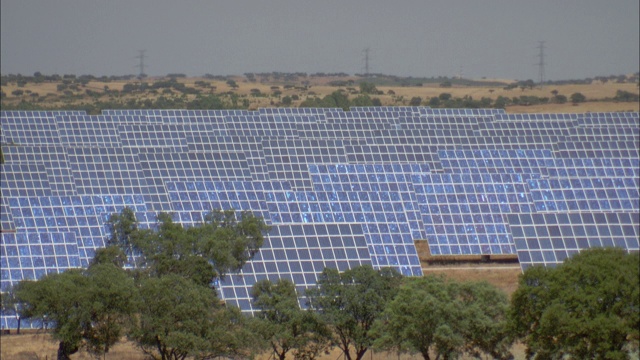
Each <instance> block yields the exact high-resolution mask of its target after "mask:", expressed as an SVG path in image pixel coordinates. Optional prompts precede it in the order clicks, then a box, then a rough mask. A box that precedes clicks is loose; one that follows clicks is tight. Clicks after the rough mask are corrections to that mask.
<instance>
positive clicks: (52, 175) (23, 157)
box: [2, 146, 77, 196]
mask: <svg viewBox="0 0 640 360" xmlns="http://www.w3.org/2000/svg"><path fill="white" fill-rule="evenodd" d="M2 153H3V155H4V160H5V162H6V163H11V164H42V165H43V166H44V169H45V171H46V173H47V178H48V180H49V186H50V188H51V195H53V196H71V195H77V192H76V188H75V182H74V179H73V174H72V173H71V168H70V165H69V159H68V157H67V150H66V149H65V148H64V147H62V146H3V147H2Z"/></svg>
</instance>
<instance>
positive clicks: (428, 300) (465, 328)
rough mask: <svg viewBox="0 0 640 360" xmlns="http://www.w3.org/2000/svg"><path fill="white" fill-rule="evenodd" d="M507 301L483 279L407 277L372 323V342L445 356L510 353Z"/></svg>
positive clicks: (380, 346)
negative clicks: (459, 280) (374, 339)
mask: <svg viewBox="0 0 640 360" xmlns="http://www.w3.org/2000/svg"><path fill="white" fill-rule="evenodd" d="M507 308H508V301H507V297H506V295H505V294H503V293H502V292H500V291H499V290H497V289H496V288H495V287H493V286H491V285H489V284H487V283H484V282H478V283H476V282H464V283H457V282H451V281H445V280H444V278H442V277H436V276H425V277H421V278H406V279H405V281H404V284H403V286H402V287H401V288H400V289H399V291H398V295H397V296H396V297H395V298H394V299H393V300H392V301H391V302H390V303H389V306H387V308H386V309H385V311H384V313H383V314H382V315H381V316H380V317H379V319H378V321H376V324H375V326H374V330H373V332H374V334H375V335H376V338H377V340H376V342H375V347H376V348H378V349H384V350H395V351H398V352H409V353H412V354H413V353H419V354H421V355H422V356H423V358H424V359H430V354H432V353H435V354H437V356H438V357H440V356H442V357H443V358H444V359H450V358H456V357H457V356H458V355H460V354H462V353H467V354H470V355H473V356H476V357H478V356H480V354H483V353H484V354H488V355H490V356H491V357H493V358H495V359H500V358H508V357H509V356H510V353H509V351H508V349H509V347H510V345H511V342H510V341H509V338H508V336H507V321H506V315H507Z"/></svg>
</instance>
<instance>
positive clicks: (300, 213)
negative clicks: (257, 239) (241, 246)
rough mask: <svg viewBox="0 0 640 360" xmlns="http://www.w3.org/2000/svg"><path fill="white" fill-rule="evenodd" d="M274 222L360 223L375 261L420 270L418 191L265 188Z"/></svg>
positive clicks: (408, 270)
mask: <svg viewBox="0 0 640 360" xmlns="http://www.w3.org/2000/svg"><path fill="white" fill-rule="evenodd" d="M265 197H266V200H267V206H268V207H269V214H270V215H271V222H272V223H273V224H290V223H292V224H295V223H333V222H339V223H356V224H362V230H363V232H364V235H365V238H366V240H367V244H368V246H369V252H370V253H371V260H372V264H373V266H374V267H384V266H392V267H395V268H397V269H398V270H399V271H400V272H401V273H403V274H405V275H420V274H421V273H422V270H421V267H420V262H419V259H418V256H417V253H416V250H415V246H414V244H413V239H414V238H421V237H423V230H422V224H421V220H420V217H419V213H418V210H417V209H416V208H414V206H413V204H415V196H414V197H413V199H412V197H411V195H410V194H407V193H404V194H403V193H399V192H354V191H352V192H301V191H297V192H296V191H279V192H276V191H274V192H266V194H265Z"/></svg>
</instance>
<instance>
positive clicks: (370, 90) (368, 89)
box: [360, 81, 378, 95]
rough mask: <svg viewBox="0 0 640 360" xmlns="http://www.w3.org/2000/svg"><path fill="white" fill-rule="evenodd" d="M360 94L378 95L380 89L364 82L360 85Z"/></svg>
mask: <svg viewBox="0 0 640 360" xmlns="http://www.w3.org/2000/svg"><path fill="white" fill-rule="evenodd" d="M360 93H361V94H371V95H376V94H377V93H378V89H377V88H376V85H375V84H373V83H370V82H366V81H363V82H361V83H360Z"/></svg>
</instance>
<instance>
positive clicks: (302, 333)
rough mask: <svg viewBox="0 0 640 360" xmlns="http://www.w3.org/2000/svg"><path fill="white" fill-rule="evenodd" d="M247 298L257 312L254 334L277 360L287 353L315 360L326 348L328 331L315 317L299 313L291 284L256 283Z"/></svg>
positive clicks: (328, 343)
mask: <svg viewBox="0 0 640 360" xmlns="http://www.w3.org/2000/svg"><path fill="white" fill-rule="evenodd" d="M251 296H252V298H253V305H254V306H255V307H256V308H258V309H260V312H259V313H258V314H257V317H258V318H259V319H260V320H261V321H260V322H259V324H258V326H256V332H257V333H259V334H260V335H261V336H262V338H264V339H265V340H266V341H267V342H268V343H269V347H270V348H271V350H272V351H273V354H274V355H275V356H276V357H277V358H278V359H280V360H284V359H285V357H286V354H287V353H288V352H289V351H293V352H294V355H295V357H296V358H301V357H305V358H315V357H316V356H317V355H318V354H319V353H320V352H322V351H324V350H327V349H328V348H329V347H330V345H331V342H330V334H329V331H328V328H327V327H326V326H325V325H324V324H323V323H322V322H321V321H320V319H319V317H318V316H317V314H316V313H314V312H312V311H308V310H302V309H300V307H299V305H298V294H297V293H296V288H295V284H293V283H292V282H291V281H289V280H283V279H281V280H279V281H278V282H276V283H275V284H274V283H272V282H271V281H269V280H268V279H265V280H262V281H259V282H257V283H255V284H254V285H253V288H252V290H251Z"/></svg>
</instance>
